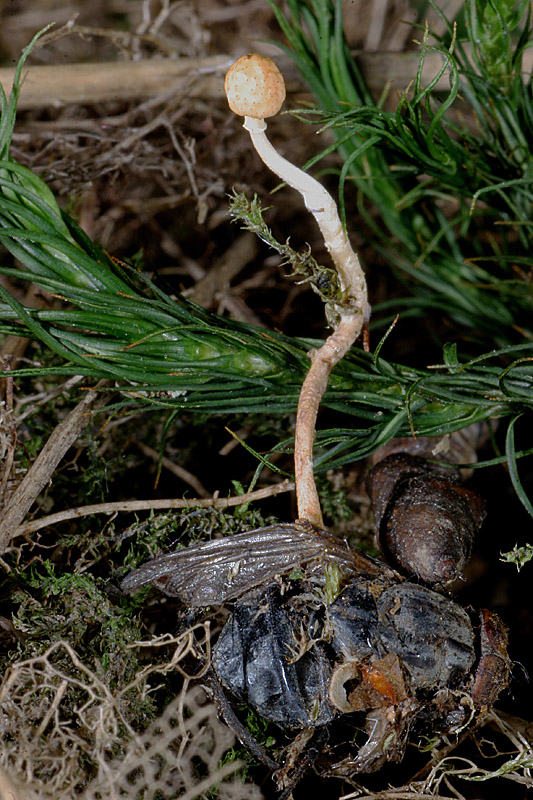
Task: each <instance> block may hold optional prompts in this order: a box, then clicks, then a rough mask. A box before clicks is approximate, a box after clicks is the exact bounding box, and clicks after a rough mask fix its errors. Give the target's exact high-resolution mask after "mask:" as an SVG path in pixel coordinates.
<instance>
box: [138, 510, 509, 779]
mask: <svg viewBox="0 0 533 800" xmlns="http://www.w3.org/2000/svg"><path fill="white" fill-rule="evenodd" d="M147 584H152V585H154V586H155V587H157V588H159V589H160V590H161V591H163V592H165V593H166V594H168V595H170V596H174V597H178V598H180V600H181V601H182V602H183V603H184V604H185V605H186V606H189V607H202V606H207V605H211V604H223V603H226V602H234V607H233V613H232V615H231V616H230V617H229V619H228V621H227V623H226V625H225V626H224V628H223V630H222V632H221V634H220V636H219V639H218V641H217V643H216V645H215V647H214V650H213V655H212V665H211V678H210V681H209V683H210V687H211V691H212V693H213V695H214V697H215V700H216V701H217V703H218V706H219V709H220V712H221V714H222V716H223V717H224V718H225V719H226V721H227V722H228V724H229V725H230V726H231V727H233V728H234V730H235V732H236V733H237V735H238V736H239V737H240V738H241V740H242V741H243V743H244V744H245V745H247V746H248V747H249V748H250V749H251V750H252V751H253V752H254V753H255V754H256V755H258V756H259V757H260V758H261V759H262V760H263V761H264V762H265V763H266V764H267V765H268V766H269V767H270V768H271V769H273V770H274V769H278V770H279V772H278V773H277V780H278V786H279V787H280V788H285V789H287V787H288V789H291V788H292V787H293V786H294V785H295V783H296V782H297V780H298V779H299V777H300V774H301V771H302V766H301V765H302V764H304V765H305V766H309V765H310V762H312V761H316V760H317V759H319V760H320V761H321V762H323V763H324V765H325V766H322V763H321V764H320V766H321V769H322V771H323V772H324V773H327V774H329V775H337V776H339V777H346V776H350V775H352V774H354V773H360V772H371V771H374V770H377V769H378V768H379V767H380V766H382V765H383V764H384V763H385V762H386V761H388V760H392V761H399V760H401V759H402V757H403V754H404V750H405V746H406V742H407V738H408V735H409V731H410V729H411V728H412V726H413V725H414V723H415V722H417V723H418V722H421V721H425V722H426V724H429V725H430V726H431V731H432V732H433V733H434V732H436V731H440V732H448V733H451V732H457V731H459V730H461V729H462V728H464V727H466V726H467V725H468V724H469V723H470V722H471V721H472V720H473V719H474V718H475V717H476V716H477V715H478V714H479V713H480V712H482V711H483V710H486V709H487V708H489V707H491V706H492V704H493V703H494V701H495V700H496V698H497V696H498V694H499V692H500V690H501V689H502V688H503V687H505V686H506V685H507V680H508V659H507V652H506V633H505V629H504V627H503V625H502V623H501V622H500V620H499V619H498V617H496V616H495V615H494V614H491V613H490V612H488V611H484V612H482V615H481V634H480V636H479V644H478V643H477V642H476V636H475V634H474V629H473V625H472V622H471V620H470V618H469V615H468V614H467V612H466V611H465V610H464V609H463V608H461V607H460V606H459V605H457V604H456V603H454V602H453V601H452V600H450V599H449V598H448V597H446V596H444V595H442V594H440V593H438V592H436V591H434V590H433V589H430V588H428V587H425V586H422V585H418V584H415V583H410V582H408V581H406V580H404V579H403V578H401V577H400V575H399V574H398V573H397V572H395V571H394V570H392V569H390V568H389V567H387V566H386V565H385V564H382V563H381V562H379V561H377V560H374V559H372V558H370V557H368V556H366V555H363V554H362V553H360V552H358V551H357V550H355V549H353V548H350V547H348V546H347V545H346V544H345V543H344V542H342V541H341V540H339V539H337V538H335V537H333V536H331V535H330V534H329V533H327V532H326V531H323V530H318V529H316V528H313V527H311V526H310V525H299V524H294V525H291V524H288V525H282V524H280V525H274V526H271V527H268V528H263V529H259V530H256V531H251V532H248V533H242V534H237V535H234V536H231V537H229V538H226V539H217V540H213V541H209V542H202V543H200V544H194V545H191V546H190V547H187V548H184V549H183V550H180V551H178V552H175V553H172V554H169V555H164V556H161V557H159V558H156V559H154V560H153V561H150V562H148V563H147V564H145V565H143V566H141V567H140V568H139V569H137V570H135V571H134V572H132V573H131V574H130V575H128V576H127V577H126V578H125V580H124V581H123V583H122V588H123V590H124V591H127V592H135V591H137V590H138V589H139V588H140V587H142V586H145V585H147ZM235 702H237V703H239V702H240V703H242V702H245V703H248V704H249V705H251V706H252V707H253V708H255V709H256V710H257V711H258V712H259V714H261V716H263V717H264V718H265V719H267V720H270V721H272V722H274V723H276V724H277V725H279V726H280V727H281V728H282V729H285V730H287V731H294V732H298V734H297V735H296V738H295V743H294V744H293V745H292V746H289V748H287V749H286V752H285V766H284V767H282V768H281V769H280V765H279V764H277V763H276V762H275V761H274V760H273V759H272V758H271V757H270V756H269V755H268V754H267V753H266V752H265V751H264V750H263V748H262V747H261V746H260V745H259V744H258V743H257V742H256V741H255V740H254V739H253V737H252V736H251V734H250V733H249V732H248V731H247V729H246V728H245V727H244V725H243V724H242V722H241V721H240V720H239V719H238V717H237V715H236V714H235V711H234V710H233V705H234V704H235ZM357 714H359V715H362V718H364V719H366V722H365V728H366V735H367V740H366V742H364V743H363V744H362V746H360V747H359V749H358V751H357V752H356V753H355V754H353V753H350V752H348V753H347V754H342V755H341V756H339V755H338V754H337V751H335V753H336V755H333V754H332V753H329V755H327V754H326V751H325V742H324V739H326V738H327V732H328V730H329V727H330V725H331V724H333V723H334V722H335V721H336V720H339V719H346V717H345V716H344V715H352V716H351V717H350V718H352V717H353V718H354V719H355V720H357V717H356V716H355V715H357Z"/></svg>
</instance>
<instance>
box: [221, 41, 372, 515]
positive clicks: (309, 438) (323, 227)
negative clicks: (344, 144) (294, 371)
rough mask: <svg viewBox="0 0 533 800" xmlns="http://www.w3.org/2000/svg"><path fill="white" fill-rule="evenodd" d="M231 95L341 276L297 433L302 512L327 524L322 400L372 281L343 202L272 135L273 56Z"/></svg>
mask: <svg viewBox="0 0 533 800" xmlns="http://www.w3.org/2000/svg"><path fill="white" fill-rule="evenodd" d="M225 88H226V95H227V98H228V103H229V106H230V108H231V109H232V111H234V112H235V113H236V114H238V115H239V116H244V128H245V129H246V130H247V131H248V133H249V134H250V137H251V139H252V143H253V145H254V147H255V149H256V151H257V153H258V154H259V156H260V158H261V159H262V160H263V162H264V163H265V164H266V166H267V167H269V169H271V170H272V172H274V173H275V174H276V175H278V177H280V178H281V179H282V180H283V181H284V182H285V183H287V184H288V185H289V186H291V187H292V188H293V189H296V190H297V191H298V192H300V194H301V195H302V197H303V199H304V202H305V205H306V208H307V209H308V210H309V211H310V212H311V214H312V215H313V216H314V218H315V220H316V221H317V223H318V226H319V228H320V232H321V233H322V236H323V237H324V242H325V244H326V247H327V249H328V251H329V254H330V256H331V259H332V261H333V263H334V265H335V268H336V270H337V273H338V276H339V283H340V286H341V290H342V299H341V301H340V302H339V303H338V304H336V305H335V311H336V312H337V316H338V320H339V322H338V324H337V326H336V328H335V330H334V332H333V333H332V334H331V335H330V336H329V337H328V339H327V340H326V341H325V342H324V344H323V346H322V347H321V348H320V349H319V350H315V351H312V352H311V353H310V356H311V359H312V363H311V367H310V369H309V373H308V375H307V377H306V379H305V381H304V384H303V386H302V390H301V392H300V399H299V403H298V413H297V418H296V432H295V453H294V461H295V476H296V494H297V499H298V516H299V518H300V520H305V521H307V522H310V523H312V524H313V525H317V526H322V525H323V521H322V512H321V510H320V503H319V500H318V494H317V490H316V485H315V481H314V474H313V441H314V436H315V425H316V418H317V414H318V407H319V405H320V400H321V398H322V396H323V394H324V392H325V390H326V387H327V382H328V378H329V375H330V372H331V370H332V369H333V367H334V366H335V364H337V362H338V361H340V360H341V359H342V358H343V357H344V355H345V354H346V353H347V352H348V350H349V349H350V347H351V346H352V344H353V343H354V342H355V340H356V339H357V337H358V336H359V335H360V333H361V331H362V330H363V326H364V325H366V323H367V322H368V319H369V316H370V306H369V304H368V296H367V288H366V280H365V276H364V273H363V270H362V269H361V265H360V263H359V259H358V257H357V255H356V254H355V253H354V251H353V249H352V247H351V245H350V242H349V240H348V237H347V235H346V232H345V230H344V227H343V225H342V222H341V219H340V217H339V213H338V211H337V206H336V204H335V201H334V200H333V198H332V197H331V196H330V194H329V193H328V192H327V191H326V189H324V187H323V186H322V185H321V184H320V183H319V182H318V181H317V180H315V179H314V178H312V177H311V176H310V175H308V174H307V173H305V172H303V171H302V170H301V169H299V168H298V167H296V166H294V164H291V163H290V161H287V159H286V158H283V156H281V155H280V154H279V153H278V152H277V151H276V150H275V149H274V147H273V146H272V144H271V143H270V141H269V140H268V138H267V136H266V133H265V131H266V127H267V126H266V122H265V118H267V117H271V116H274V115H275V114H277V113H278V111H279V110H280V108H281V106H282V105H283V101H284V100H285V83H284V80H283V76H282V74H281V72H280V71H279V69H278V68H277V66H276V64H275V63H274V62H273V61H272V59H270V58H267V57H265V56H260V55H257V54H249V55H246V56H243V57H242V58H240V59H239V60H238V61H236V62H235V63H234V64H233V65H232V66H231V67H230V69H229V71H228V73H227V75H226V82H225Z"/></svg>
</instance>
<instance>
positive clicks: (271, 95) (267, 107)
mask: <svg viewBox="0 0 533 800" xmlns="http://www.w3.org/2000/svg"><path fill="white" fill-rule="evenodd" d="M225 89H226V96H227V98H228V104H229V107H230V108H231V110H232V111H233V112H234V113H235V114H238V115H239V116H240V117H253V118H254V119H265V118H266V117H273V116H274V115H275V114H277V113H278V111H279V110H280V108H281V106H282V105H283V102H284V100H285V81H284V80H283V75H282V74H281V72H280V71H279V69H278V68H277V66H276V64H275V63H274V61H272V59H271V58H267V57H266V56H260V55H257V54H255V53H250V54H248V55H246V56H242V58H239V59H238V61H236V62H235V63H234V64H233V65H232V66H231V67H230V69H229V70H228V73H227V75H226V81H225Z"/></svg>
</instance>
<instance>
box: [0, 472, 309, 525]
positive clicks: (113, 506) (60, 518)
mask: <svg viewBox="0 0 533 800" xmlns="http://www.w3.org/2000/svg"><path fill="white" fill-rule="evenodd" d="M292 491H294V483H291V482H290V481H283V482H282V483H276V484H274V485H273V486H267V487H265V488H264V489H256V490H255V491H254V492H247V493H246V494H240V495H236V496H235V497H210V498H205V497H191V498H188V499H181V498H176V497H172V498H169V499H168V500H125V501H123V502H116V503H95V504H94V505H89V506H78V507H77V508H69V509H66V510H65V511H59V512H58V513H57V514H48V515H47V516H46V517H41V518H40V519H35V520H33V521H31V522H25V523H24V524H23V525H20V526H19V527H18V528H17V529H16V531H15V534H14V535H17V536H27V535H29V534H30V533H34V532H35V531H38V530H41V529H42V528H46V527H47V526H48V525H57V524H58V523H60V522H64V521H65V520H68V519H77V518H79V517H86V516H88V515H89V514H117V513H119V512H124V513H131V512H135V511H158V510H160V509H167V508H192V507H194V506H199V507H200V508H211V507H213V508H217V509H219V508H233V507H235V506H241V505H243V504H244V503H251V502H252V501H255V500H264V499H265V498H267V497H275V496H276V495H278V494H283V493H284V492H292Z"/></svg>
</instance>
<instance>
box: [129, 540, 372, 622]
mask: <svg viewBox="0 0 533 800" xmlns="http://www.w3.org/2000/svg"><path fill="white" fill-rule="evenodd" d="M331 561H334V562H335V563H336V564H337V565H338V566H339V568H340V569H341V572H343V573H344V574H347V575H352V574H354V573H356V572H358V571H361V570H364V571H365V572H369V573H370V574H377V573H378V572H381V570H382V569H383V567H382V565H380V564H379V563H378V562H374V561H372V560H371V559H368V558H367V557H366V556H363V555H362V554H360V553H357V551H354V550H352V549H350V548H348V546H347V545H346V544H345V543H344V542H343V541H342V540H340V539H335V538H334V537H332V536H330V535H329V534H327V533H325V532H322V531H317V530H313V529H306V528H302V527H300V526H298V525H271V526H269V527H266V528H259V529H257V530H255V531H249V532H246V533H239V534H235V535H234V536H229V537H226V538H224V539H213V540H212V541H209V542H200V543H199V544H193V545H190V546H189V547H186V548H184V549H183V550H178V551H177V552H176V553H170V554H168V555H164V556H160V557H159V558H156V559H154V560H153V561H149V562H147V563H146V564H144V565H143V566H141V567H139V569H137V570H134V571H133V572H132V573H131V574H130V575H128V576H127V577H126V578H125V579H124V580H123V582H122V589H123V591H125V592H130V593H131V592H135V591H137V590H138V589H140V588H141V587H142V586H146V585H148V584H152V585H153V586H156V587H157V588H158V589H160V590H161V591H163V592H164V593H165V594H168V595H170V596H172V597H179V598H180V600H181V601H182V602H183V603H185V604H186V605H188V606H197V607H200V606H206V605H210V604H212V603H223V602H225V601H227V600H234V599H236V598H237V597H240V596H241V595H243V594H244V593H245V592H247V591H248V590H250V589H252V588H254V587H255V586H258V585H260V584H262V583H265V582H266V581H268V580H271V579H273V578H274V577H275V576H277V575H283V574H287V573H289V572H290V571H291V570H292V569H294V568H297V567H303V566H306V567H308V568H309V571H310V572H314V571H317V570H319V569H323V568H324V566H325V564H326V563H327V562H331Z"/></svg>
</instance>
